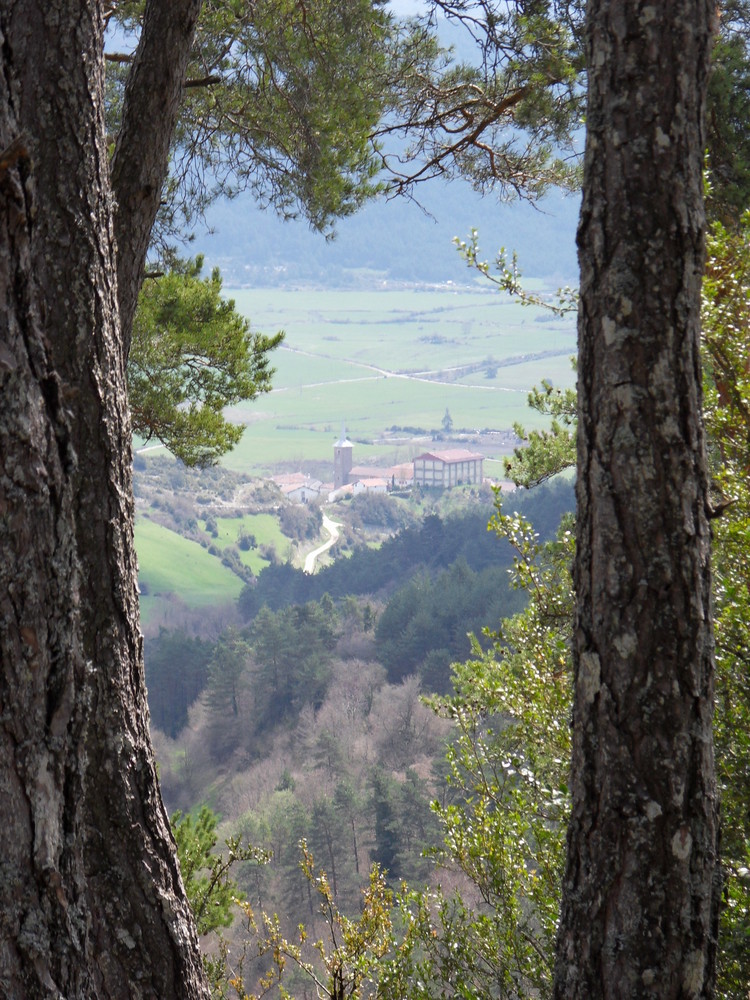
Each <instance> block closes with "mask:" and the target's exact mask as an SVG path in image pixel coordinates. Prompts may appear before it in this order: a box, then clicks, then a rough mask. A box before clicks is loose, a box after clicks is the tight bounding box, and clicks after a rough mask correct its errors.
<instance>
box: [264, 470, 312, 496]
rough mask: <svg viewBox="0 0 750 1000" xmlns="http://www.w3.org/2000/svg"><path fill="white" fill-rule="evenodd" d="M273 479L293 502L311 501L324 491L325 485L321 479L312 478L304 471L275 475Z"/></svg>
mask: <svg viewBox="0 0 750 1000" xmlns="http://www.w3.org/2000/svg"><path fill="white" fill-rule="evenodd" d="M272 481H273V482H274V483H276V485H277V486H278V487H279V489H280V490H281V492H282V493H283V494H284V496H285V497H286V498H287V500H291V502H292V503H309V501H310V500H317V499H318V497H319V496H320V494H321V493H323V492H324V486H323V484H322V483H321V482H320V480H319V479H311V478H310V476H306V475H305V474H304V473H302V472H291V473H288V474H285V475H281V476H274V477H273V480H272Z"/></svg>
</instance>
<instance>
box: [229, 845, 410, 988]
mask: <svg viewBox="0 0 750 1000" xmlns="http://www.w3.org/2000/svg"><path fill="white" fill-rule="evenodd" d="M300 849H301V852H302V858H301V861H300V868H301V870H302V873H303V875H304V878H305V881H306V883H307V885H308V887H309V889H310V890H312V891H314V893H315V898H316V901H317V903H318V907H319V910H320V912H321V914H322V916H323V919H324V921H325V924H326V930H327V937H328V941H327V942H326V941H324V940H323V939H322V938H320V939H318V940H317V941H310V940H309V939H308V932H307V930H306V928H305V927H304V925H302V924H300V926H299V927H298V929H297V930H298V933H297V938H296V940H293V941H290V940H288V938H287V937H286V936H285V935H284V933H283V930H282V927H281V923H280V921H279V919H278V917H276V916H273V917H269V916H267V915H266V914H263V929H262V932H261V933H259V928H258V924H257V922H256V919H255V914H254V913H253V911H252V909H251V908H249V907H246V916H247V928H248V932H249V933H248V936H249V938H253V937H256V936H257V937H258V938H259V940H258V944H257V951H258V952H259V954H260V955H267V956H269V957H270V958H271V967H270V969H269V970H268V971H267V972H266V974H265V975H264V976H262V977H261V980H260V982H259V984H258V986H259V992H258V993H250V994H248V993H246V992H245V988H244V985H243V972H244V966H245V961H246V958H247V948H246V950H245V953H244V954H243V955H242V956H241V958H240V960H239V962H238V963H237V969H236V972H235V974H234V976H233V977H232V978H231V979H230V981H229V985H230V986H231V988H232V989H233V991H234V993H233V995H234V996H236V997H237V1000H261V997H264V996H267V995H268V994H269V993H270V992H271V991H273V992H274V993H275V995H277V996H278V997H279V998H280V1000H292V996H293V994H292V993H290V992H289V990H288V989H287V986H288V985H289V983H290V980H293V979H294V978H295V976H294V973H295V972H297V973H299V974H301V976H299V975H298V976H297V979H298V981H299V980H300V979H301V981H302V984H303V988H305V987H306V986H307V985H309V986H311V987H312V988H313V990H314V991H315V996H317V997H319V998H323V997H327V998H329V1000H361V998H364V997H369V996H372V992H371V984H372V983H373V981H374V979H375V977H376V975H377V972H378V967H379V962H380V960H381V959H382V957H383V955H385V953H386V952H387V950H388V948H389V947H390V944H391V903H392V898H393V897H392V894H391V891H390V890H389V889H388V887H387V885H386V883H385V879H384V878H383V876H382V874H381V873H380V871H379V870H378V868H377V866H375V867H373V869H372V871H371V873H370V878H369V881H368V883H367V885H366V886H365V888H364V889H363V890H362V894H361V901H360V907H359V916H358V918H357V919H356V920H352V919H351V918H349V917H347V916H346V915H345V914H344V913H342V911H341V910H340V909H339V907H338V905H337V903H336V898H335V893H334V891H333V889H332V887H331V885H330V883H329V880H328V875H327V874H326V872H325V871H323V870H322V869H319V868H317V867H316V865H315V861H314V858H313V855H312V852H311V851H310V850H309V848H308V846H307V844H306V842H305V841H304V840H303V841H302V842H301V844H300ZM304 995H305V996H307V995H308V993H307V989H306V988H305V992H304Z"/></svg>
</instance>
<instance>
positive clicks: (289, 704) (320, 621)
mask: <svg viewBox="0 0 750 1000" xmlns="http://www.w3.org/2000/svg"><path fill="white" fill-rule="evenodd" d="M337 626H338V622H337V618H336V614H335V611H334V609H333V605H332V604H330V605H329V604H327V603H324V602H323V601H321V602H319V603H316V602H314V601H310V602H308V603H307V604H304V605H293V606H292V607H289V608H283V609H282V610H280V611H277V612H274V611H271V610H269V609H268V608H267V607H263V608H261V610H260V611H259V613H258V615H257V616H256V618H255V621H254V622H253V624H252V626H251V628H250V635H251V644H252V648H253V654H254V660H255V679H254V686H253V692H254V698H255V706H256V712H258V714H259V716H260V718H261V719H262V720H263V725H264V726H270V725H272V724H273V723H274V722H277V721H278V720H279V719H282V718H284V717H287V716H291V715H296V714H297V713H298V712H299V711H300V709H301V708H302V707H303V706H304V705H307V704H311V705H313V706H316V705H319V704H320V702H321V701H322V699H323V696H324V694H325V690H326V687H327V685H328V681H329V678H330V653H331V651H332V650H333V648H334V646H335V645H336V640H337V637H338V627H337Z"/></svg>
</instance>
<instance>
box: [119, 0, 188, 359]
mask: <svg viewBox="0 0 750 1000" xmlns="http://www.w3.org/2000/svg"><path fill="white" fill-rule="evenodd" d="M201 6H202V0H148V3H147V4H146V10H145V13H144V18H143V30H142V31H141V38H140V42H139V44H138V49H137V51H136V56H135V61H134V63H133V66H132V68H131V70H130V73H129V74H128V82H127V86H126V89H125V99H124V104H123V113H122V124H121V127H120V132H119V134H118V137H117V144H116V147H115V154H114V157H113V159H112V186H113V188H114V193H115V200H116V208H115V238H116V240H117V250H118V264H117V281H118V289H119V308H120V328H121V331H122V342H123V348H124V350H125V356H126V357H127V355H128V353H129V352H130V341H131V339H132V329H133V317H134V316H135V307H136V305H137V304H138V292H139V291H140V288H141V283H142V280H143V269H144V265H145V262H146V253H147V251H148V247H149V243H150V241H151V230H152V228H153V225H154V220H155V219H156V214H157V212H158V211H159V203H160V201H161V194H162V188H163V187H164V182H165V181H166V178H167V174H168V172H169V147H170V143H171V141H172V135H173V132H174V127H175V123H176V121H177V112H178V110H179V106H180V101H181V99H182V93H183V89H184V84H185V73H186V70H187V65H188V59H189V57H190V49H191V46H192V43H193V37H194V35H195V26H196V23H197V21H198V14H199V13H200V9H201Z"/></svg>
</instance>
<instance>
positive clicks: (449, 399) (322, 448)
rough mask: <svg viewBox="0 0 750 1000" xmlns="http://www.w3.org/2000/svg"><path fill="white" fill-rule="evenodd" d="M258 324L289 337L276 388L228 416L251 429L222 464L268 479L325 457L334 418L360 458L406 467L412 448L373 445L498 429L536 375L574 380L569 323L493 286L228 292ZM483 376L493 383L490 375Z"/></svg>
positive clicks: (521, 411)
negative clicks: (441, 432)
mask: <svg viewBox="0 0 750 1000" xmlns="http://www.w3.org/2000/svg"><path fill="white" fill-rule="evenodd" d="M227 295H228V296H231V297H232V298H234V299H235V302H236V304H237V307H238V309H239V310H240V311H241V312H243V313H244V314H245V315H246V316H248V317H249V319H250V320H251V323H252V326H253V328H255V329H259V330H262V331H264V332H266V333H272V332H274V331H275V330H277V329H284V330H285V331H286V341H285V344H284V346H283V347H282V348H281V349H280V350H278V351H277V352H276V354H275V357H274V364H275V366H276V369H277V374H276V376H275V378H274V389H273V391H272V392H271V393H269V394H268V395H266V396H264V397H262V398H261V399H258V400H256V401H255V402H254V403H250V404H245V405H241V406H237V407H234V408H233V409H232V410H231V411H230V416H231V418H232V419H233V420H236V421H237V422H242V423H245V424H247V431H246V432H245V435H244V437H243V440H242V442H241V443H240V445H239V446H238V447H237V448H236V449H235V450H234V451H233V452H231V453H230V454H229V455H228V456H226V458H225V459H224V464H225V465H226V466H228V467H229V468H233V469H237V470H241V471H244V472H247V473H250V474H268V473H269V472H271V471H272V470H273V469H274V467H275V466H277V465H278V464H279V463H282V462H284V463H288V464H294V463H299V462H301V461H303V460H305V459H308V460H309V459H313V460H318V461H321V460H328V459H329V458H330V455H331V446H332V444H333V441H334V440H335V439H336V437H337V436H338V433H339V430H340V427H341V422H342V421H345V422H346V428H347V432H348V434H349V437H350V438H351V440H352V441H353V442H354V443H355V445H356V446H357V447H356V457H355V461H356V462H358V463H361V462H364V461H366V460H367V459H368V458H375V457H377V458H378V459H380V460H387V461H388V462H391V461H394V462H395V461H406V460H408V459H409V458H411V457H413V455H414V454H416V453H417V452H418V451H419V450H420V448H419V446H414V447H411V448H408V447H404V448H401V449H400V450H399V448H398V447H396V446H395V445H394V443H393V442H383V443H379V438H380V436H381V435H382V434H383V432H384V431H386V430H388V429H389V428H391V427H394V426H396V427H423V428H425V429H427V430H433V429H438V428H439V427H440V421H441V419H442V417H443V414H444V413H445V410H446V407H447V408H448V409H449V410H450V413H451V417H452V418H453V426H454V430H455V431H458V430H464V429H466V430H472V431H479V430H482V429H492V430H505V429H508V428H510V427H512V425H513V424H514V423H515V422H516V421H521V422H522V423H525V424H527V425H528V426H538V425H539V424H540V423H541V420H540V418H538V417H537V416H536V415H535V414H533V413H531V412H530V411H529V410H528V407H527V405H526V397H527V393H528V390H529V389H530V388H531V386H533V385H535V384H539V383H540V382H541V380H542V379H543V378H549V379H551V380H552V381H553V382H554V383H555V384H556V385H572V384H573V381H574V375H573V372H572V370H571V368H570V362H569V358H570V356H571V355H572V354H574V353H575V321H574V319H573V318H572V317H564V318H562V319H561V318H557V317H553V316H551V314H549V313H548V312H546V311H545V310H543V309H539V308H535V307H532V308H526V307H523V306H521V305H519V304H518V303H516V302H514V301H512V300H510V299H508V298H507V297H503V296H501V295H500V294H498V293H495V292H493V291H487V290H483V289H478V290H455V291H453V290H449V289H441V290H430V291H418V290H399V291H362V292H358V291H346V292H341V291H337V292H330V291H302V290H299V291H287V290H283V291H281V290H278V289H259V290H247V289H239V290H229V289H228V290H227ZM488 376H490V377H488Z"/></svg>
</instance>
